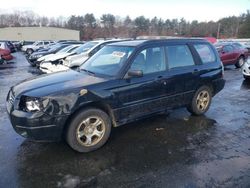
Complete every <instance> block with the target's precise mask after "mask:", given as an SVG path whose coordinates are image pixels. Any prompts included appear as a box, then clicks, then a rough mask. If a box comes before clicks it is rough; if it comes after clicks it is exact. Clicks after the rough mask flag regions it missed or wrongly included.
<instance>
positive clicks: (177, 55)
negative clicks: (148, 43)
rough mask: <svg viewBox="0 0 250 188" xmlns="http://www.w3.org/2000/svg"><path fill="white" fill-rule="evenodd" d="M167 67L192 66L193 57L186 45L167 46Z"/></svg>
mask: <svg viewBox="0 0 250 188" xmlns="http://www.w3.org/2000/svg"><path fill="white" fill-rule="evenodd" d="M166 51H167V58H168V67H169V69H171V68H176V67H186V66H192V65H194V59H193V56H192V54H191V52H190V50H189V48H188V46H187V45H175V46H167V47H166Z"/></svg>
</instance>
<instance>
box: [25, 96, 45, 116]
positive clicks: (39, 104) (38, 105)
mask: <svg viewBox="0 0 250 188" xmlns="http://www.w3.org/2000/svg"><path fill="white" fill-rule="evenodd" d="M48 103H49V99H41V98H36V97H25V98H24V104H25V108H24V110H25V111H28V112H37V111H42V110H43V109H44V108H46V106H47V105H48Z"/></svg>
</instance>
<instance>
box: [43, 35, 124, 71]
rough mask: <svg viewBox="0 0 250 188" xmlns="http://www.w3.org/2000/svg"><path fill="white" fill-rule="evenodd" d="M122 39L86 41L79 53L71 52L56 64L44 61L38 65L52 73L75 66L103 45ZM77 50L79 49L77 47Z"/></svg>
mask: <svg viewBox="0 0 250 188" xmlns="http://www.w3.org/2000/svg"><path fill="white" fill-rule="evenodd" d="M122 40H123V39H115V40H107V41H104V40H97V41H91V42H87V43H85V44H84V45H82V47H81V48H82V50H81V53H76V54H72V55H70V56H68V57H66V58H65V59H62V61H61V63H57V64H55V63H53V62H47V63H44V64H42V65H41V66H40V70H41V71H42V72H43V73H54V72H59V71H65V70H68V69H70V68H77V67H79V66H80V65H81V64H82V63H84V62H85V61H86V60H87V59H88V58H89V57H91V56H92V55H94V54H95V53H96V52H98V51H99V50H100V49H101V48H102V47H104V46H105V45H107V44H110V43H113V42H119V41H122ZM78 51H80V49H78Z"/></svg>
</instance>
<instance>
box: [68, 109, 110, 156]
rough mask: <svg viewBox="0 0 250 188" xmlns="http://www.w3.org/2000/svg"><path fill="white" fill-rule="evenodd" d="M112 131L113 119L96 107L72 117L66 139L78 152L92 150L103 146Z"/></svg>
mask: <svg viewBox="0 0 250 188" xmlns="http://www.w3.org/2000/svg"><path fill="white" fill-rule="evenodd" d="M110 132H111V121H110V118H109V116H108V115H107V114H106V113H105V112H103V111H102V110H99V109H95V108H91V109H84V110H82V111H80V112H78V113H77V114H76V115H75V116H74V118H73V119H72V121H71V123H70V125H69V127H68V130H67V133H66V141H67V143H68V144H69V145H70V147H72V148H73V149H74V150H76V151H78V152H90V151H93V150H96V149H98V148H100V147H102V146H103V145H104V144H105V143H106V141H107V140H108V138H109V135H110Z"/></svg>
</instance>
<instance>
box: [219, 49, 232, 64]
mask: <svg viewBox="0 0 250 188" xmlns="http://www.w3.org/2000/svg"><path fill="white" fill-rule="evenodd" d="M220 57H221V61H222V62H223V64H225V65H228V64H233V63H234V59H235V53H234V48H233V46H232V45H225V46H223V48H222V51H221V53H220Z"/></svg>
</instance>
